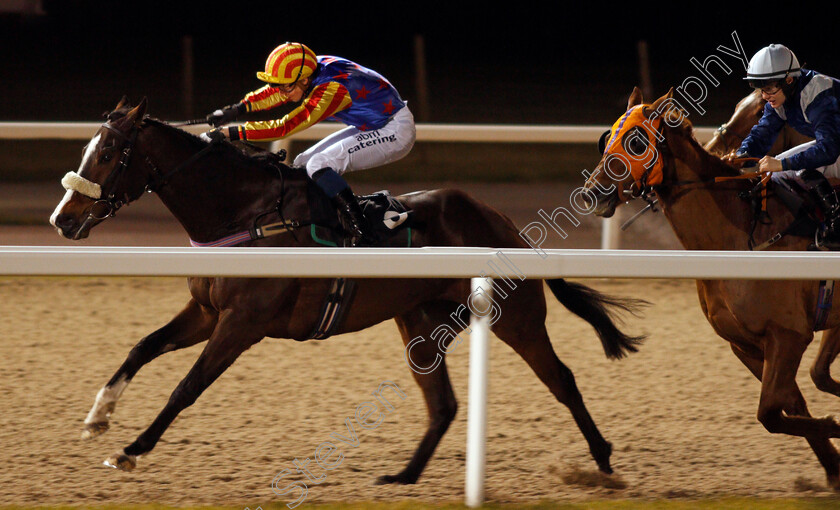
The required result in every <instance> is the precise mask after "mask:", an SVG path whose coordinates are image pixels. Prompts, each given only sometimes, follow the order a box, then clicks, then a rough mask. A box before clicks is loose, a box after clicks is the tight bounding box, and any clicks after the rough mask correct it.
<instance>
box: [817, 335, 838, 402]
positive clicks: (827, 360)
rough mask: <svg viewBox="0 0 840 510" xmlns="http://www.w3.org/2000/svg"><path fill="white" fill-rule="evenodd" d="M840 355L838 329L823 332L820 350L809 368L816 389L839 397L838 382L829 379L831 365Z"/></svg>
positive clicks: (831, 378)
mask: <svg viewBox="0 0 840 510" xmlns="http://www.w3.org/2000/svg"><path fill="white" fill-rule="evenodd" d="M838 354H840V328H832V329H827V330H825V331H823V334H822V340H821V341H820V350H819V352H818V354H817V358H816V359H815V360H814V364H813V365H812V366H811V380H813V381H814V384H815V385H816V386H817V389H819V390H821V391H824V392H826V393H831V394H832V395H837V396H838V397H840V382H837V381H836V380H835V379H834V378H833V377H831V363H832V362H833V361H834V360H835V358H837V355H838Z"/></svg>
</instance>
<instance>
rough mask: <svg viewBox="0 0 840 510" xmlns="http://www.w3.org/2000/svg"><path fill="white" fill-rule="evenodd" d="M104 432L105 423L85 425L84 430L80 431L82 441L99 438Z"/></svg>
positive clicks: (106, 424)
mask: <svg viewBox="0 0 840 510" xmlns="http://www.w3.org/2000/svg"><path fill="white" fill-rule="evenodd" d="M105 432H108V422H107V421H100V422H98V423H85V430H83V431H82V439H93V438H94V437H96V436H101V435H102V434H104V433H105Z"/></svg>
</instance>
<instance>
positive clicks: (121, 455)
mask: <svg viewBox="0 0 840 510" xmlns="http://www.w3.org/2000/svg"><path fill="white" fill-rule="evenodd" d="M264 336H265V335H264V334H263V333H261V332H258V331H257V329H256V328H255V325H254V324H253V323H252V322H251V320H250V318H249V317H247V314H243V313H234V312H231V311H228V312H226V313H223V314H222V315H220V317H219V321H218V324H217V325H216V328H215V330H214V331H213V334H212V335H211V336H210V339H209V341H208V342H207V345H205V346H204V350H203V351H202V352H201V355H200V356H199V357H198V360H196V362H195V364H194V365H193V367H192V368H191V369H190V371H189V373H188V374H187V376H186V377H185V378H184V379H182V380H181V382H180V383H179V384H178V386H177V387H176V388H175V391H173V392H172V395H171V396H170V397H169V402H167V403H166V405H165V406H164V408H163V410H161V412H160V413H159V414H158V416H157V418H155V420H154V422H152V424H151V425H150V426H149V428H147V429H146V430H145V431H143V433H142V434H140V436H138V437H137V440H135V441H134V442H133V443H131V444H130V445H129V446H128V447H126V448H125V449H124V450H123V451H121V452H118V453H116V454H115V455H113V456H111V457H109V458H108V459H107V460H106V461H105V464H106V465H109V466H111V467H115V468H119V469H123V470H125V471H131V470H132V469H134V466H135V465H136V458H137V456H139V455H143V454H146V453H148V452H150V451H151V450H152V449H153V448H154V447H155V445H156V444H157V442H158V441H159V440H160V438H161V436H162V435H163V433H164V432H165V431H166V429H167V428H168V427H169V425H170V424H171V423H172V422H173V421H174V420H175V418H176V417H177V416H178V413H180V412H181V411H182V410H184V409H186V408H187V407H189V406H191V405H192V404H193V403H194V402H195V401H196V399H198V397H199V396H200V395H201V393H202V392H204V390H205V389H207V387H209V386H210V385H211V384H212V383H213V381H215V380H216V379H217V378H218V377H219V376H220V375H222V373H223V372H224V371H225V370H227V368H228V367H229V366H231V365H232V364H233V362H234V361H236V358H238V357H239V355H240V354H242V353H243V352H245V351H246V350H247V349H248V348H249V347H251V346H252V345H254V344H255V343H257V342H259V341H260V340H262V338H263V337H264Z"/></svg>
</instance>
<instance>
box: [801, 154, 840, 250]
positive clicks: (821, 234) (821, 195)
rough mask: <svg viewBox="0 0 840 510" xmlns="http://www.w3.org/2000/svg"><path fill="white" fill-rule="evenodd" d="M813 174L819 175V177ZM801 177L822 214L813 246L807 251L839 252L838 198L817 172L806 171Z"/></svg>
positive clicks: (839, 220)
mask: <svg viewBox="0 0 840 510" xmlns="http://www.w3.org/2000/svg"><path fill="white" fill-rule="evenodd" d="M806 172H807V173H806ZM815 174H819V177H817V176H816V175H815ZM801 177H802V178H803V180H805V181H806V182H808V183H809V184H811V186H810V187H809V189H808V192H809V195H810V196H811V198H812V199H813V200H814V203H815V204H816V206H817V208H818V209H819V210H820V212H821V213H822V216H823V222H824V225H823V227H822V228H820V229H819V231H818V232H817V237H816V239H815V243H814V245H812V246H811V247H809V249H817V250H840V198H838V197H837V193H836V192H835V191H834V188H832V187H831V183H829V182H828V179H826V178H825V176H824V175H822V173H820V172H818V171H817V170H806V171H805V172H803V173H802V174H801Z"/></svg>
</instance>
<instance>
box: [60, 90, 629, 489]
mask: <svg viewBox="0 0 840 510" xmlns="http://www.w3.org/2000/svg"><path fill="white" fill-rule="evenodd" d="M145 110H146V101H145V99H144V100H143V101H142V102H141V103H140V104H139V105H137V106H136V107H134V108H129V107H128V106H125V105H123V104H122V103H121V104H120V105H118V106H117V108H116V109H115V110H114V111H113V112H112V113H111V114H110V115H109V116H108V120H107V122H105V123H104V124H103V125H102V127H101V128H100V129H99V131H98V132H97V133H96V135H95V136H94V137H93V139H92V140H91V142H90V143H89V144H88V146H87V148H86V150H85V153H84V155H83V159H82V162H81V165H80V167H79V170H78V172H75V173H73V172H71V173H70V174H68V177H65V181H66V182H65V181H63V182H65V187H68V188H69V189H68V192H67V194H66V195H65V197H64V199H63V200H62V201H61V203H60V204H59V205H58V207H57V208H56V210H55V212H54V213H53V216H52V218H51V222H52V224H53V225H54V226H55V227H56V228H57V229H58V231H59V233H60V234H61V235H63V236H65V237H67V238H71V239H79V238H83V237H86V236H87V235H88V233H89V231H90V229H91V228H92V227H94V226H95V225H97V224H98V223H100V222H101V221H103V220H104V219H105V218H107V217H108V216H109V215H111V214H112V213H113V212H114V211H115V210H116V209H118V208H119V206H120V205H123V204H125V203H129V202H131V201H133V200H136V199H137V198H138V197H140V196H141V195H142V194H143V192H144V190H153V191H154V192H156V193H157V194H158V195H159V196H160V199H161V201H162V202H163V203H164V204H165V205H166V207H168V208H169V210H170V211H171V212H172V214H173V215H174V216H175V217H176V218H177V220H178V221H179V222H180V223H181V224H182V225H183V227H184V229H185V230H186V231H187V233H188V234H189V237H190V238H191V239H192V240H193V241H195V242H198V243H209V242H213V241H214V240H218V239H222V238H225V237H227V236H230V235H231V234H234V233H236V232H241V231H244V230H248V229H249V227H251V226H252V224H253V221H254V219H255V218H256V217H257V216H260V217H264V220H265V221H266V222H280V223H283V224H288V225H291V227H290V230H289V231H288V232H285V233H282V234H279V235H275V236H271V237H265V238H263V239H260V240H255V241H248V242H245V243H244V244H243V246H289V247H292V246H317V245H316V244H315V242H314V241H313V240H312V239H311V238H310V236H308V235H306V234H305V230H303V229H297V232H295V230H296V228H295V227H294V224H295V221H296V220H301V221H303V220H305V219H306V218H307V217H308V215H309V214H310V211H309V205H308V202H307V199H306V197H307V193H308V192H311V190H312V189H317V187H313V185H312V183H311V181H310V180H309V179H308V177H307V176H306V173H305V172H304V171H303V170H301V169H296V168H290V167H287V166H285V165H282V164H280V163H279V162H274V163H273V164H272V165H268V166H267V165H266V160H265V158H259V157H256V156H255V155H254V154H250V153H246V152H245V151H243V150H242V148H238V147H235V146H234V145H232V144H229V143H226V142H223V143H214V144H207V143H205V142H203V141H202V140H200V139H199V138H198V137H195V136H193V135H191V134H189V133H187V132H185V131H182V130H180V129H177V128H174V127H172V126H169V125H167V124H165V123H163V122H160V121H157V120H154V119H152V118H149V117H147V116H146V115H145ZM397 198H398V200H399V201H400V202H402V203H403V204H404V205H405V206H406V207H408V208H409V209H411V210H412V211H413V214H414V236H413V242H412V245H413V246H480V247H481V246H484V247H500V248H505V247H508V248H525V247H527V245H526V244H525V243H524V241H522V239H521V238H520V236H519V235H518V230H517V229H516V227H515V226H514V224H513V223H512V222H511V221H510V220H509V219H508V218H506V217H505V216H503V215H501V214H500V213H498V212H496V211H495V210H494V209H492V208H490V207H488V206H486V205H484V204H482V203H480V202H478V201H477V200H475V199H473V198H471V197H470V196H468V195H467V194H465V193H463V192H460V191H457V190H436V191H428V192H419V193H412V194H409V195H405V196H401V197H397ZM266 211H268V212H269V213H268V214H266V213H265V212H266ZM243 249H247V248H243ZM520 280H522V279H520ZM514 281H515V284H516V285H515V286H516V289H515V290H511V296H510V299H506V300H504V301H500V307H501V315H500V316H498V318H497V320H496V322H495V323H494V324H493V327H492V329H493V331H494V333H495V334H496V335H497V336H498V337H499V338H500V339H501V340H502V341H504V342H505V343H507V344H508V345H510V346H511V347H512V348H513V349H514V350H515V351H516V352H517V353H518V354H519V355H520V356H522V358H523V359H524V360H525V361H526V362H527V363H528V365H529V366H530V367H531V368H532V369H533V371H534V372H535V373H536V374H537V376H538V377H539V378H540V380H541V381H542V382H543V383H544V384H545V385H546V386H548V388H549V390H550V391H551V392H552V393H553V394H554V396H555V397H556V398H557V399H558V400H559V401H560V402H561V403H563V404H564V405H566V406H567V407H568V408H569V410H570V411H571V413H572V416H573V418H574V420H575V422H576V423H577V425H578V427H579V428H580V430H581V432H582V433H583V435H584V437H585V438H586V440H587V442H588V445H589V450H590V452H591V454H592V456H593V457H594V459H595V461H596V463H597V465H598V467H599V469H600V470H601V471H604V472H606V473H610V472H612V469H611V467H610V454H611V451H612V447H611V445H610V443H609V442H607V441H606V440H605V439H604V438H603V436H602V435H601V433H600V432H599V430H598V428H597V427H596V425H595V422H594V421H593V419H592V417H591V416H590V414H589V412H588V410H587V409H586V406H585V405H584V402H583V398H582V396H581V394H580V392H579V391H578V388H577V386H576V384H575V380H574V376H573V374H572V372H571V371H570V370H569V369H568V368H567V367H566V366H565V365H564V364H563V363H562V362H561V361H560V360H559V359H558V358H557V356H556V354H555V353H554V350H553V348H552V346H551V342H550V340H549V337H548V333H547V331H546V328H545V318H546V303H545V296H544V290H543V283H542V281H539V280H534V281H532V280H522V281H518V280H515V279H514ZM331 282H333V280H331V279H307V278H190V279H189V280H188V285H189V290H190V293H191V295H192V298H191V299H190V300H189V302H188V303H187V305H186V307H185V308H184V309H183V310H182V311H181V312H180V313H179V314H178V315H177V316H175V317H174V318H173V319H172V320H171V321H170V322H169V323H168V324H166V325H165V326H163V327H162V328H160V329H159V330H157V331H155V332H153V333H151V334H150V335H148V336H146V337H145V338H143V339H142V340H141V341H140V342H139V343H138V344H137V345H136V346H135V347H134V348H133V349H132V350H131V352H130V353H129V354H128V357H127V359H126V360H125V362H124V363H123V365H122V366H121V367H120V368H119V369H118V370H117V372H116V373H115V374H114V375H113V377H112V378H111V379H110V380H109V381H108V383H107V384H106V385H105V386H104V387H103V388H102V389H101V390H100V391H99V394H98V395H97V397H96V402H95V404H94V406H93V408H92V409H91V411H90V413H89V414H88V416H87V418H86V419H85V430H84V432H83V437H94V436H97V435H99V434H101V433H103V432H105V431H106V430H107V429H108V423H109V416H110V414H111V413H112V412H113V411H114V407H115V405H116V402H117V400H118V398H119V397H120V395H121V394H122V392H123V390H124V389H125V387H126V385H127V384H128V383H129V382H130V381H131V380H132V378H133V377H134V376H135V374H136V373H137V372H138V370H139V369H140V368H141V367H142V366H143V365H145V364H146V363H148V362H150V361H151V360H153V359H154V358H156V357H157V356H160V355H161V354H164V353H166V352H171V351H174V350H176V349H182V348H185V347H189V346H191V345H195V344H198V343H200V342H204V341H207V344H206V345H205V347H204V350H203V351H202V352H201V354H200V356H199V357H198V360H197V361H196V362H195V365H194V366H193V367H192V369H191V370H190V371H189V373H188V374H187V375H186V377H185V378H184V379H183V380H182V381H181V382H180V384H179V385H178V386H177V388H176V389H175V390H174V392H173V393H172V396H171V397H170V399H169V401H168V402H167V403H166V405H165V406H164V408H163V409H162V411H161V412H160V413H159V415H158V416H157V418H156V419H155V420H154V422H153V423H152V424H151V425H150V426H149V427H148V428H147V429H146V430H145V431H144V432H143V433H141V434H140V435H139V437H138V438H137V439H136V441H134V442H133V443H131V444H130V445H128V446H127V447H126V448H124V449H123V450H121V451H119V452H118V453H116V454H115V455H113V456H112V457H110V458H109V459H108V460H107V461H106V462H107V463H108V464H110V465H112V466H113V467H117V468H120V469H124V470H131V469H133V468H134V467H135V465H136V458H137V456H138V455H142V454H144V453H147V452H149V451H150V450H152V448H154V447H155V445H156V444H157V442H158V440H159V439H160V438H161V436H162V434H163V433H164V431H165V430H166V429H167V427H168V426H169V425H170V424H171V423H172V421H173V420H174V419H175V417H176V416H177V415H178V413H179V412H180V411H182V410H183V409H185V408H186V407H188V406H190V405H192V404H193V403H194V402H195V401H196V399H197V398H198V397H199V395H201V393H202V392H203V391H204V390H205V389H206V388H207V387H208V386H209V385H210V384H212V383H213V381H214V380H215V379H216V378H217V377H219V376H220V375H221V374H222V373H223V372H224V371H225V369H227V367H229V366H230V365H231V364H232V363H233V362H234V361H235V360H236V359H237V357H238V356H239V355H240V354H242V352H244V351H245V350H246V349H248V348H249V347H250V346H252V345H254V344H256V343H257V342H259V341H261V340H262V339H263V338H264V337H273V338H292V339H295V340H300V341H303V340H306V339H308V338H310V336H309V335H310V333H311V332H312V331H313V327H314V326H315V325H316V323H317V321H318V320H319V315H320V309H321V305H322V303H323V302H324V299H325V297H326V296H327V294H328V292H329V291H330V286H331ZM546 283H547V285H548V287H549V288H550V289H551V290H552V292H553V293H554V295H555V296H556V297H557V299H559V300H560V302H561V303H562V304H563V305H564V306H566V307H567V308H569V309H570V310H571V311H572V312H573V313H575V314H577V315H578V316H580V317H582V318H583V319H585V320H586V321H588V322H589V323H590V324H591V325H592V326H593V327H594V328H595V330H596V332H597V333H598V335H599V337H600V338H601V341H602V343H603V345H604V348H605V350H606V352H607V355H608V356H609V357H612V358H620V357H622V356H624V355H625V354H626V353H627V352H632V351H636V348H637V347H636V346H637V344H638V343H639V341H640V340H641V337H634V336H628V335H626V334H624V333H622V332H621V331H619V330H618V328H617V327H616V325H615V323H614V322H613V317H614V315H613V314H614V313H616V312H624V311H629V312H635V311H636V310H637V307H638V306H639V305H641V304H643V303H642V302H641V301H638V300H632V299H621V298H614V297H609V296H605V295H603V294H601V293H599V292H597V291H595V290H593V289H590V288H588V287H585V286H583V285H580V284H575V283H569V282H565V281H564V280H561V279H555V280H547V281H546ZM469 293H470V288H469V280H466V279H386V278H371V279H359V280H356V291H355V299H354V300H353V301H352V303H351V305H350V308H349V310H348V312H347V314H346V320H345V321H344V322H343V324H342V325H341V327H340V329H338V330H337V331H336V332H335V334H340V333H347V332H353V331H359V330H362V329H365V328H368V327H370V326H372V325H374V324H377V323H379V322H382V321H385V320H387V319H391V318H394V319H395V320H396V322H397V325H398V327H399V330H400V333H401V335H402V338H403V341H404V342H405V343H406V344H408V343H409V342H411V341H412V339H416V338H417V337H421V336H422V337H424V338H429V337H430V336H431V337H432V338H435V336H434V334H433V331H435V330H436V328H439V327H440V326H442V325H448V326H449V327H450V328H451V329H452V330H454V331H456V332H460V331H461V330H463V329H464V328H463V326H461V327H459V326H458V322H457V321H460V322H461V323H463V321H464V320H465V319H467V317H465V316H464V311H465V310H466V308H464V306H462V305H464V304H465V303H466V302H467V298H468V296H469ZM468 314H469V312H468V311H467V315H468ZM453 318H455V319H457V321H453ZM439 352H440V351H439V347H438V345H437V342H422V343H415V345H414V347H413V348H412V350H411V358H412V361H413V362H415V363H416V364H417V366H421V367H428V366H431V365H432V364H433V363H434V362H436V361H437V359H438V357H439V356H440V354H439ZM412 375H413V377H414V378H415V380H416V382H417V384H418V385H419V386H420V388H421V390H422V392H423V396H424V398H425V401H426V405H427V407H428V415H429V423H428V429H427V431H426V433H425V435H424V437H423V439H422V440H421V441H420V444H419V446H418V447H417V449H416V451H415V453H414V455H413V457H412V458H411V460H410V461H409V463H408V465H407V466H406V467H405V469H403V470H402V471H401V472H399V473H398V474H396V475H386V476H382V477H380V478H379V479H378V481H379V482H380V483H414V482H416V481H417V479H418V478H419V477H420V475H421V473H422V472H423V469H424V467H425V466H426V463H427V462H428V461H429V459H430V457H431V456H432V454H433V453H434V450H435V448H436V447H437V445H438V443H439V442H440V440H441V438H442V437H443V435H444V433H445V432H446V430H447V428H448V427H449V425H450V423H452V420H453V418H454V416H455V413H456V409H457V402H456V400H455V395H454V394H453V391H452V387H451V384H450V380H449V375H448V373H447V369H446V365H445V363H440V365H439V366H437V368H436V369H434V370H430V371H428V372H426V373H419V372H417V371H413V372H412Z"/></svg>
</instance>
